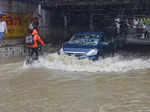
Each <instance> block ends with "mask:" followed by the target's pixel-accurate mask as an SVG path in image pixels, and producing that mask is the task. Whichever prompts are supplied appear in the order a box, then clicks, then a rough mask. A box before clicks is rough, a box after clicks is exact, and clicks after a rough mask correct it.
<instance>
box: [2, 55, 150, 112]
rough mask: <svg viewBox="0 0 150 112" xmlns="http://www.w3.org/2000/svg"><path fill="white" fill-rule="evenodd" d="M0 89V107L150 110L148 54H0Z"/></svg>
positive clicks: (10, 110) (13, 110) (7, 111)
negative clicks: (96, 57) (28, 58)
mask: <svg viewBox="0 0 150 112" xmlns="http://www.w3.org/2000/svg"><path fill="white" fill-rule="evenodd" d="M0 91H1V92H0V112H150V95H149V93H150V58H147V57H146V58H143V57H137V58H135V57H133V56H131V57H130V56H128V58H124V57H123V56H120V55H116V56H115V57H110V58H105V59H104V60H100V61H98V62H90V61H87V60H83V61H77V60H76V59H74V58H73V57H63V56H62V57H60V56H58V55H57V54H55V53H53V54H49V55H48V56H45V57H44V58H40V62H37V63H34V64H33V65H25V64H24V59H23V58H13V59H8V60H1V61H0Z"/></svg>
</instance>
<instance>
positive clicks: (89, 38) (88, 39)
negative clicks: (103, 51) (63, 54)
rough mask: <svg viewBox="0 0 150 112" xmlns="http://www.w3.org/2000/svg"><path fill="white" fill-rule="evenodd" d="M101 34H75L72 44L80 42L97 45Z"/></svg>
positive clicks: (81, 43)
mask: <svg viewBox="0 0 150 112" xmlns="http://www.w3.org/2000/svg"><path fill="white" fill-rule="evenodd" d="M99 39H100V36H99V35H98V34H90V33H89V34H75V35H74V36H73V37H72V38H71V40H70V41H69V43H70V44H80V45H97V44H98V42H99Z"/></svg>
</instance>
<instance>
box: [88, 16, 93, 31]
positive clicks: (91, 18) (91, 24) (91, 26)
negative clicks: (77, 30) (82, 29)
mask: <svg viewBox="0 0 150 112" xmlns="http://www.w3.org/2000/svg"><path fill="white" fill-rule="evenodd" d="M93 17H94V14H90V24H89V27H90V30H91V31H93V30H94V23H93Z"/></svg>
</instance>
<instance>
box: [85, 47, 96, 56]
mask: <svg viewBox="0 0 150 112" xmlns="http://www.w3.org/2000/svg"><path fill="white" fill-rule="evenodd" d="M97 53H98V50H97V49H91V50H90V51H89V52H87V53H86V55H87V56H93V55H97Z"/></svg>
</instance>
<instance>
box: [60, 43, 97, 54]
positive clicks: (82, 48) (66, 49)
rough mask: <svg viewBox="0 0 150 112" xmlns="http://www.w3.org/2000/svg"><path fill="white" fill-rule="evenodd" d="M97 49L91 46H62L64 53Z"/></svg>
mask: <svg viewBox="0 0 150 112" xmlns="http://www.w3.org/2000/svg"><path fill="white" fill-rule="evenodd" d="M94 48H97V46H91V45H86V46H84V45H77V44H68V43H67V44H65V45H64V48H63V50H64V52H82V53H84V52H88V51H89V50H91V49H94Z"/></svg>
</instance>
